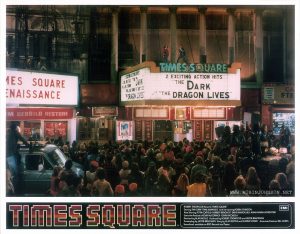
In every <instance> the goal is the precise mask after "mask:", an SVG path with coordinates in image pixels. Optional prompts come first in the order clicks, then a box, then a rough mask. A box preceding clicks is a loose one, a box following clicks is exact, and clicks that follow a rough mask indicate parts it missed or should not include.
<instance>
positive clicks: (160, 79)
mask: <svg viewBox="0 0 300 234" xmlns="http://www.w3.org/2000/svg"><path fill="white" fill-rule="evenodd" d="M240 89H241V87H240V70H239V69H237V70H236V73H217V72H216V73H151V72H150V69H149V68H143V69H140V70H137V71H134V72H131V73H129V74H126V75H123V76H121V101H122V102H127V101H138V100H227V101H228V100H238V101H239V100H240Z"/></svg>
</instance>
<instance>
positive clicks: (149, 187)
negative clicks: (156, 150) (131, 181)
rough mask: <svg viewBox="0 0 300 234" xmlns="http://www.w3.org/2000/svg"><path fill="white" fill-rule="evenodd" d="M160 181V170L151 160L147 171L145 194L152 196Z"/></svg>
mask: <svg viewBox="0 0 300 234" xmlns="http://www.w3.org/2000/svg"><path fill="white" fill-rule="evenodd" d="M157 181H158V172H157V170H156V165H155V163H154V162H150V163H149V165H148V168H147V170H146V172H145V195H148V196H152V195H154V192H155V185H156V183H157Z"/></svg>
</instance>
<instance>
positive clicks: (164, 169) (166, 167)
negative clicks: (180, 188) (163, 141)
mask: <svg viewBox="0 0 300 234" xmlns="http://www.w3.org/2000/svg"><path fill="white" fill-rule="evenodd" d="M157 172H158V176H160V175H161V174H164V173H165V174H166V175H167V176H168V178H169V181H170V182H171V181H172V179H173V176H174V175H175V174H176V172H175V170H174V168H173V167H171V162H170V161H168V160H164V161H163V164H162V166H161V167H160V168H158V170H157Z"/></svg>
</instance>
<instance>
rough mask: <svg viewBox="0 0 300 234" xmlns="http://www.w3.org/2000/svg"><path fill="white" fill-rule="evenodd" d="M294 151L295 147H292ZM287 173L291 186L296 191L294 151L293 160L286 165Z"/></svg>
mask: <svg viewBox="0 0 300 234" xmlns="http://www.w3.org/2000/svg"><path fill="white" fill-rule="evenodd" d="M293 151H294V147H292V152H293ZM285 173H286V175H287V180H288V183H289V186H290V188H291V189H292V191H293V192H294V190H295V154H294V153H292V158H291V161H290V162H289V163H288V165H287V166H286V171H285Z"/></svg>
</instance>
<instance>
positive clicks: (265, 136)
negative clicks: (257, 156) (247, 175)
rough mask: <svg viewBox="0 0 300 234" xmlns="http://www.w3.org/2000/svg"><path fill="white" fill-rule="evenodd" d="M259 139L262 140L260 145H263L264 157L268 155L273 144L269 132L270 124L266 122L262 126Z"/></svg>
mask: <svg viewBox="0 0 300 234" xmlns="http://www.w3.org/2000/svg"><path fill="white" fill-rule="evenodd" d="M259 140H260V147H261V153H262V157H264V156H265V155H266V151H267V149H268V148H269V147H270V145H271V142H270V136H269V132H268V126H267V125H266V124H263V125H262V126H261V131H260V138H259Z"/></svg>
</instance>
